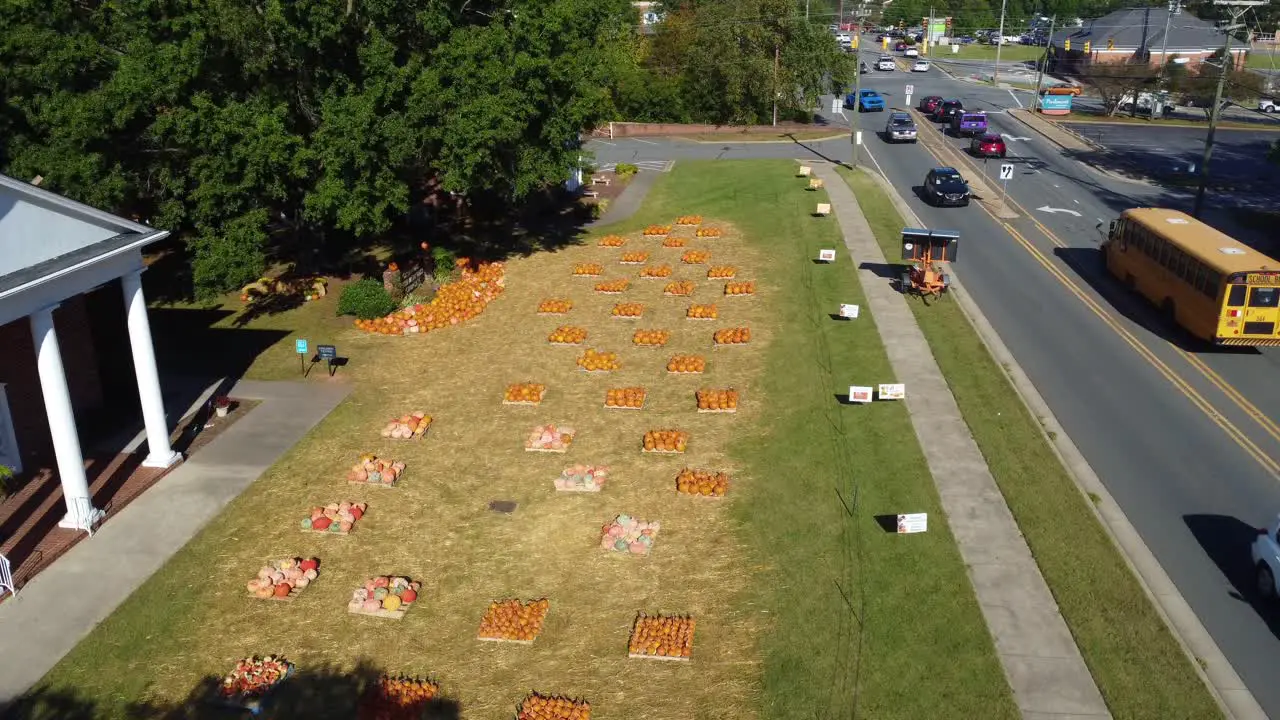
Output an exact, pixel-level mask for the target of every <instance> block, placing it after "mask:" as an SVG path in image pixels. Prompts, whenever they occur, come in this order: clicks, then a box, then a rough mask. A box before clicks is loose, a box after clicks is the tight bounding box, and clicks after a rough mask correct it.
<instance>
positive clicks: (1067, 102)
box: [1040, 93, 1074, 112]
mask: <svg viewBox="0 0 1280 720" xmlns="http://www.w3.org/2000/svg"><path fill="white" fill-rule="evenodd" d="M1072 97H1074V96H1073V95H1049V94H1047V93H1046V94H1044V95H1041V96H1040V108H1041V109H1042V110H1057V111H1059V112H1071V98H1072Z"/></svg>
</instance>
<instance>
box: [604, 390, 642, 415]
mask: <svg viewBox="0 0 1280 720" xmlns="http://www.w3.org/2000/svg"><path fill="white" fill-rule="evenodd" d="M644 397H645V389H644V388H642V387H624V388H612V389H610V390H606V391H605V394H604V406H605V407H607V408H622V409H625V410H640V409H642V408H643V407H644Z"/></svg>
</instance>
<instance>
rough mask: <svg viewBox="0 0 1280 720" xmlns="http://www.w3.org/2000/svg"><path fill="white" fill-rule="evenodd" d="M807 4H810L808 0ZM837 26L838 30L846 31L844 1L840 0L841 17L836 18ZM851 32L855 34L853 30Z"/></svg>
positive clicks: (806, 0)
mask: <svg viewBox="0 0 1280 720" xmlns="http://www.w3.org/2000/svg"><path fill="white" fill-rule="evenodd" d="M805 2H808V0H805ZM836 25H837V29H839V30H843V29H844V0H840V17H838V18H836ZM850 32H853V30H852V29H850Z"/></svg>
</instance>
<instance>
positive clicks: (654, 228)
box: [644, 225, 671, 237]
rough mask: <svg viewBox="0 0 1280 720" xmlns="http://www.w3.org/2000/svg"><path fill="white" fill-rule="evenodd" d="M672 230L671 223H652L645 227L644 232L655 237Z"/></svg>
mask: <svg viewBox="0 0 1280 720" xmlns="http://www.w3.org/2000/svg"><path fill="white" fill-rule="evenodd" d="M670 232H671V226H670V225H650V226H649V227H646V228H645V229H644V234H645V235H647V236H651V237H655V236H658V235H667V234H669V233H670Z"/></svg>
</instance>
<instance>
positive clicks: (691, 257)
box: [680, 250, 711, 265]
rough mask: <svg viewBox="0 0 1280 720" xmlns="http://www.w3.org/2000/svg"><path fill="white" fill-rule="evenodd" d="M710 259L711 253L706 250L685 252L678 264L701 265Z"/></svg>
mask: <svg viewBox="0 0 1280 720" xmlns="http://www.w3.org/2000/svg"><path fill="white" fill-rule="evenodd" d="M710 259H711V253H709V252H707V251H706V250H686V251H685V253H684V254H683V255H681V256H680V262H682V263H684V264H685V265H702V264H703V263H705V262H706V261H708V260H710Z"/></svg>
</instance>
